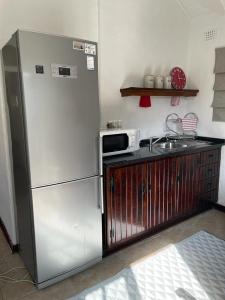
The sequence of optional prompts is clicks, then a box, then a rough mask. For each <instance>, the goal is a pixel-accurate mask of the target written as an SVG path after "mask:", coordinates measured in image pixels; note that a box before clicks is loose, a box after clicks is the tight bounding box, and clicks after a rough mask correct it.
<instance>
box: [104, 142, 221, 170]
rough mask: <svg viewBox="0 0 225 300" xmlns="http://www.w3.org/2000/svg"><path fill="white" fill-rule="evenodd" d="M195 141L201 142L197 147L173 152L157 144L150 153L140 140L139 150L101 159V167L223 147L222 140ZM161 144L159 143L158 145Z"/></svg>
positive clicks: (145, 144)
mask: <svg viewBox="0 0 225 300" xmlns="http://www.w3.org/2000/svg"><path fill="white" fill-rule="evenodd" d="M195 140H196V141H199V142H202V144H201V143H199V144H198V145H195V146H191V147H187V148H179V149H173V150H169V151H168V150H163V149H160V148H158V147H157V143H156V144H155V145H153V149H152V151H151V152H150V151H149V147H148V140H142V141H141V142H140V145H141V148H140V149H139V150H137V151H135V152H133V153H127V154H122V155H115V156H109V157H104V158H103V165H104V166H105V167H114V166H121V165H122V166H127V165H130V164H135V163H140V162H144V161H152V160H156V159H161V158H164V157H173V156H180V155H184V154H189V153H190V154H191V153H196V152H199V150H202V151H207V150H210V149H215V148H218V146H219V147H221V146H223V145H225V140H224V139H218V138H210V137H197V138H196V139H195ZM160 142H162V140H161V141H159V143H160Z"/></svg>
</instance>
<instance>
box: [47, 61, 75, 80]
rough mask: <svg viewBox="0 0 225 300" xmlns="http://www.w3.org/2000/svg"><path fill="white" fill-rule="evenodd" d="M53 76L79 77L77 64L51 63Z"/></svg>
mask: <svg viewBox="0 0 225 300" xmlns="http://www.w3.org/2000/svg"><path fill="white" fill-rule="evenodd" d="M51 69H52V76H53V77H60V78H77V66H71V65H59V64H51Z"/></svg>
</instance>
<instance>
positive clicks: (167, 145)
mask: <svg viewBox="0 0 225 300" xmlns="http://www.w3.org/2000/svg"><path fill="white" fill-rule="evenodd" d="M156 147H158V148H160V149H165V150H173V149H179V148H186V147H188V145H187V144H186V143H182V142H165V143H158V144H156Z"/></svg>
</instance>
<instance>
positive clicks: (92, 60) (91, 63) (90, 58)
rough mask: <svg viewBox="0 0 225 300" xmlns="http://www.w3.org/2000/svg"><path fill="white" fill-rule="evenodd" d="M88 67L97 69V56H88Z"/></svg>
mask: <svg viewBox="0 0 225 300" xmlns="http://www.w3.org/2000/svg"><path fill="white" fill-rule="evenodd" d="M87 69H88V70H90V71H92V70H94V69H95V58H94V56H89V55H88V56H87Z"/></svg>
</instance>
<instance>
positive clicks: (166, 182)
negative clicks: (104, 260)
mask: <svg viewBox="0 0 225 300" xmlns="http://www.w3.org/2000/svg"><path fill="white" fill-rule="evenodd" d="M219 161H220V150H218V149H216V150H212V151H206V152H201V153H200V152H199V153H193V154H188V155H181V156H176V157H168V158H162V159H158V160H154V161H150V162H148V161H146V162H142V163H137V164H134V165H128V166H112V167H111V166H108V167H106V168H105V173H104V182H105V214H104V225H105V226H104V248H105V250H106V251H108V250H109V251H110V250H112V249H115V248H117V247H120V246H121V245H123V244H126V243H129V241H132V240H135V239H137V238H140V237H142V236H143V237H144V236H146V235H148V234H151V233H152V232H154V231H156V230H157V229H159V228H160V227H165V226H166V225H169V224H172V223H173V222H175V221H177V220H179V219H183V218H185V217H188V216H190V215H193V214H195V213H197V212H200V211H202V210H204V209H207V208H208V207H209V202H210V201H216V200H217V194H218V180H219V165H220V163H219Z"/></svg>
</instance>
